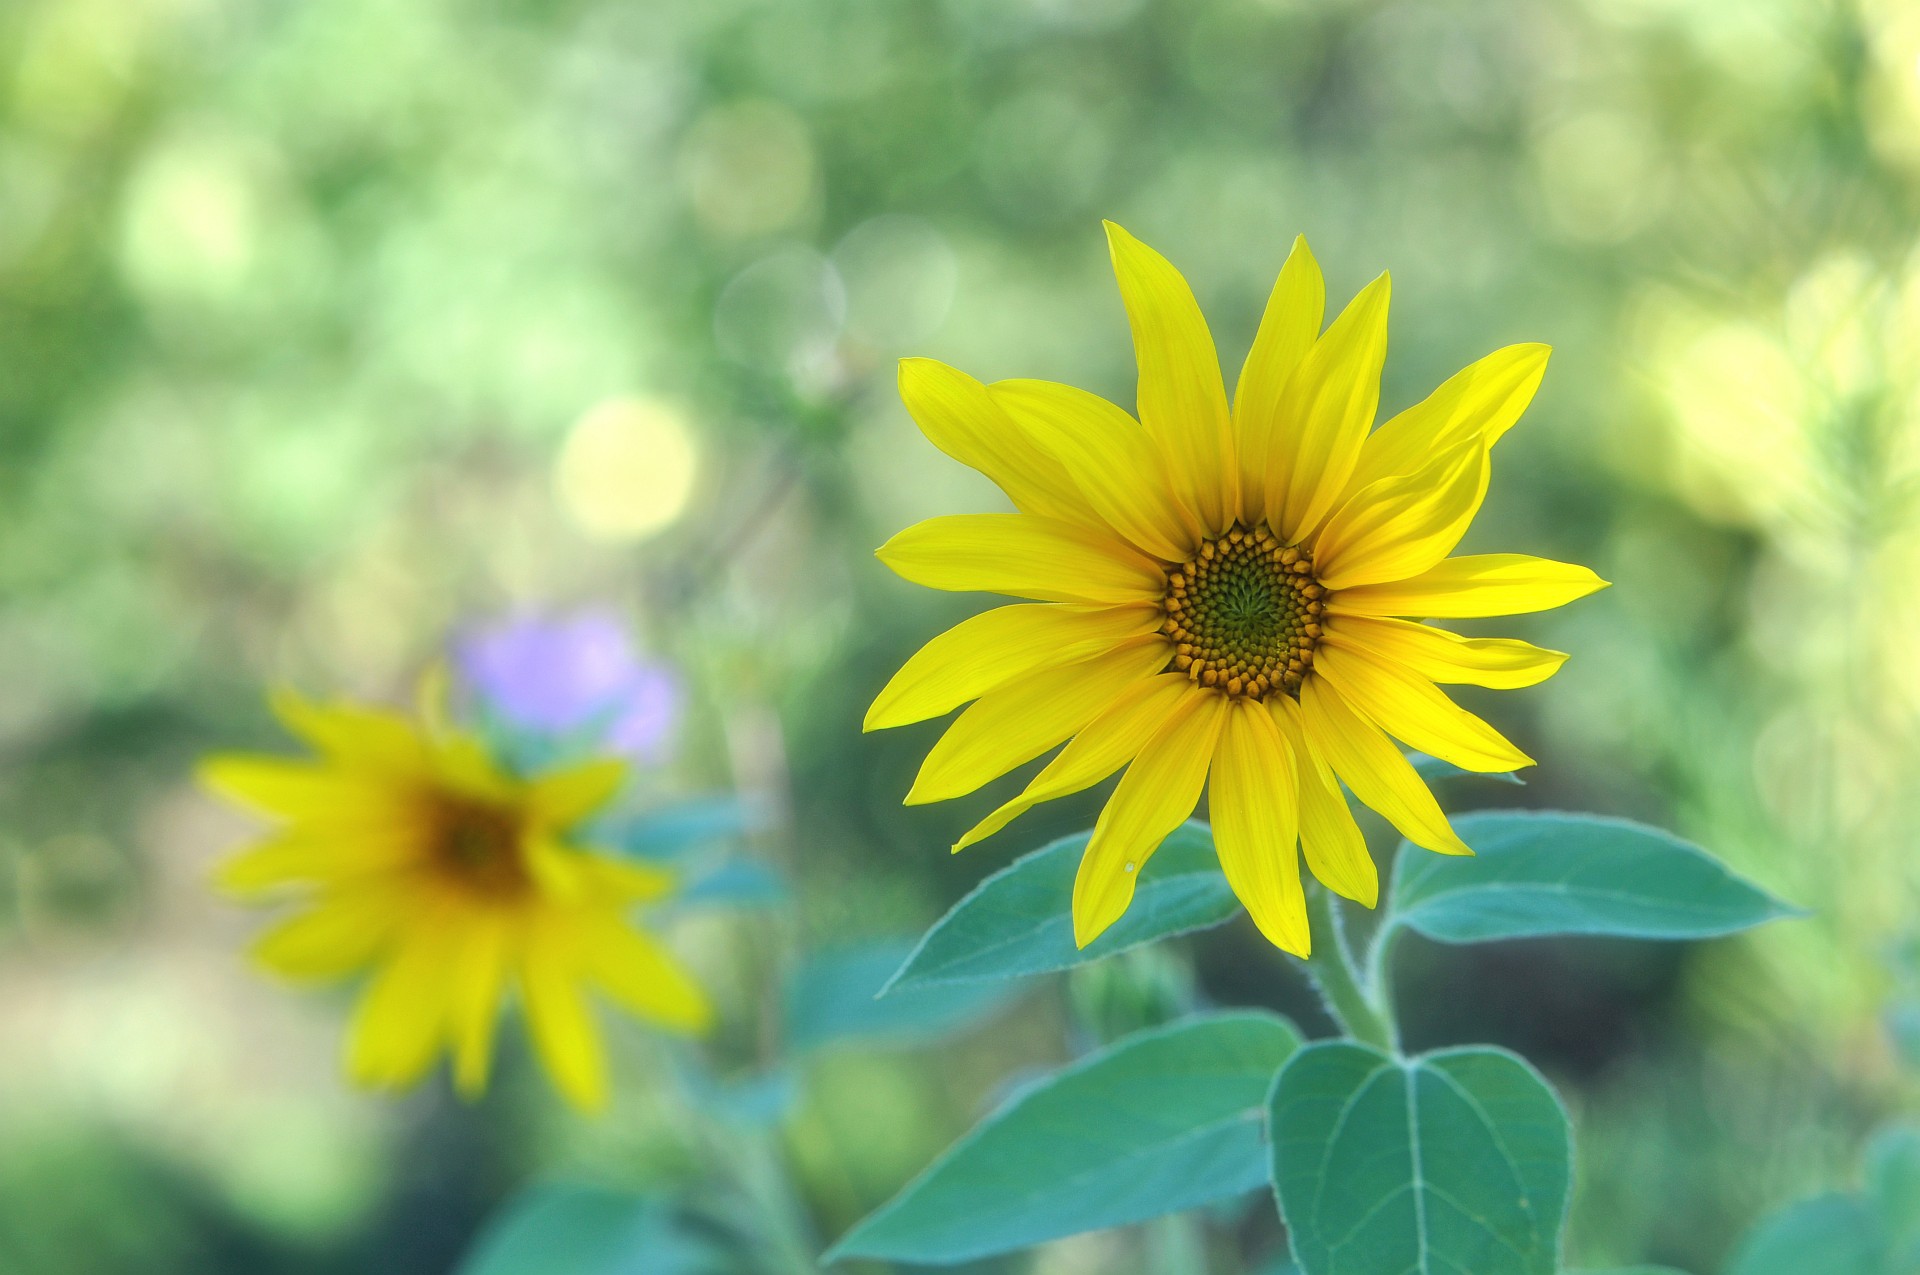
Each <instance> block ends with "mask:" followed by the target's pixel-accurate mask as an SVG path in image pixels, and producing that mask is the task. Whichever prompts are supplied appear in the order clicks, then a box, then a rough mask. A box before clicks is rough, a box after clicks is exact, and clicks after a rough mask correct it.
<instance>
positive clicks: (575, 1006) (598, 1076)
mask: <svg viewBox="0 0 1920 1275" xmlns="http://www.w3.org/2000/svg"><path fill="white" fill-rule="evenodd" d="M570 919H571V918H570V917H568V916H567V914H566V913H563V912H562V913H551V914H546V913H543V914H538V915H536V916H535V917H534V918H532V919H531V920H530V921H529V924H528V931H527V944H526V950H525V951H523V952H522V953H521V954H520V987H521V991H522V993H523V995H524V996H525V999H526V1007H527V1028H528V1031H529V1032H530V1033H531V1034H532V1036H533V1044H534V1049H535V1051H536V1052H537V1053H538V1054H539V1055H540V1062H541V1064H542V1065H543V1066H545V1067H546V1069H547V1075H549V1076H550V1077H552V1078H553V1083H554V1085H555V1086H556V1087H558V1089H559V1090H560V1092H561V1093H562V1094H564V1095H565V1096H566V1098H567V1100H568V1101H569V1102H571V1103H573V1105H574V1106H576V1107H579V1108H580V1109H581V1110H583V1111H598V1110H599V1109H600V1108H602V1107H604V1106H605V1105H606V1101H607V1064H606V1058H605V1056H604V1055H603V1054H602V1053H601V1051H600V1033H599V1031H598V1030H597V1029H596V1028H595V1027H594V1025H593V1015H592V1013H591V1011H590V1010H589V1009H588V1008H587V1002H586V998H585V997H583V996H582V995H581V994H580V987H579V985H578V983H577V982H576V981H575V980H576V978H577V977H578V975H577V972H576V969H575V961H576V960H577V957H578V954H577V949H576V940H575V939H574V937H573V936H572V935H571V934H570V933H569V926H568V922H569V920H570Z"/></svg>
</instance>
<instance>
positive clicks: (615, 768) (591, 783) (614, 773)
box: [527, 757, 629, 828]
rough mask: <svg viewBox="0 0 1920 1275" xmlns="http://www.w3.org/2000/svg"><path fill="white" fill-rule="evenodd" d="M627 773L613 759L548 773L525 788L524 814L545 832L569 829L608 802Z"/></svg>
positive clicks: (625, 779) (615, 793)
mask: <svg viewBox="0 0 1920 1275" xmlns="http://www.w3.org/2000/svg"><path fill="white" fill-rule="evenodd" d="M628 771H629V767H628V765H627V763H626V762H624V761H621V760H620V759H619V758H617V757H601V758H596V759H595V760H593V761H586V762H581V763H580V764H579V765H576V766H568V767H566V768H564V769H562V770H554V771H549V772H548V773H546V774H544V775H541V776H540V777H539V778H538V779H535V780H533V781H532V782H531V783H530V784H528V785H527V810H528V813H529V814H530V815H531V816H532V817H533V818H534V819H537V820H538V821H540V822H541V823H543V824H545V825H546V826H547V827H549V828H567V827H571V826H572V825H574V824H576V823H578V822H580V820H582V819H584V818H586V817H587V816H588V815H590V814H592V813H593V812H594V811H596V810H598V809H600V808H601V807H602V806H604V805H606V804H607V803H608V802H609V801H612V800H613V799H614V797H615V796H617V795H618V794H619V792H620V789H621V787H622V786H623V785H625V784H626V782H627V774H628Z"/></svg>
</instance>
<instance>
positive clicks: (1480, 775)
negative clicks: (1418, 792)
mask: <svg viewBox="0 0 1920 1275" xmlns="http://www.w3.org/2000/svg"><path fill="white" fill-rule="evenodd" d="M1407 760H1408V761H1410V762H1412V763H1413V770H1414V773H1415V774H1417V775H1419V776H1420V778H1422V779H1424V780H1426V781H1427V782H1428V783H1430V784H1431V783H1435V782H1437V781H1439V780H1442V779H1491V780H1493V781H1494V782H1495V783H1501V784H1513V785H1514V786H1515V787H1518V788H1524V787H1526V786H1527V781H1526V780H1524V779H1522V778H1520V776H1518V775H1516V774H1514V773H1513V772H1512V771H1511V770H1499V771H1493V772H1491V773H1489V772H1486V771H1480V770H1462V769H1461V768H1460V767H1458V766H1456V765H1454V764H1453V763H1452V762H1450V761H1441V760H1440V759H1439V758H1438V757H1435V756H1433V755H1432V754H1431V753H1408V754H1407Z"/></svg>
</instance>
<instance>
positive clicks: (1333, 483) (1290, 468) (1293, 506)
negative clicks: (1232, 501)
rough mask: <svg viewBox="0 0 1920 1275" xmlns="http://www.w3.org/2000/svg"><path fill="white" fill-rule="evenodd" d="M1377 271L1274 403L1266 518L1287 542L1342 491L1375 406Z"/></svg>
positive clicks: (1384, 292)
mask: <svg viewBox="0 0 1920 1275" xmlns="http://www.w3.org/2000/svg"><path fill="white" fill-rule="evenodd" d="M1391 286H1392V285H1391V281H1390V280H1389V279H1388V277H1387V276H1386V275H1384V274H1383V275H1381V276H1380V277H1379V278H1378V279H1375V280H1374V281H1373V282H1372V283H1370V284H1368V285H1367V286H1366V287H1365V288H1362V289H1361V290H1360V294H1359V295H1358V296H1356V297H1354V299H1353V300H1352V301H1351V302H1350V303H1348V305H1347V308H1346V309H1345V310H1344V311H1342V312H1341V314H1340V317H1339V318H1337V319H1335V320H1334V321H1333V323H1332V325H1331V326H1330V327H1328V328H1327V330H1326V332H1324V333H1323V334H1322V335H1321V337H1320V339H1319V340H1317V341H1315V342H1314V343H1313V348H1312V349H1311V350H1308V351H1307V354H1306V357H1305V358H1304V359H1302V360H1301V361H1300V367H1299V369H1298V370H1297V371H1295V372H1294V374H1293V377H1292V379H1291V380H1289V381H1288V382H1287V388H1286V390H1285V392H1284V393H1283V394H1282V395H1281V400H1280V404H1281V405H1280V417H1279V419H1280V422H1281V424H1280V430H1279V431H1277V432H1276V433H1275V436H1274V440H1273V445H1272V450H1271V454H1270V456H1269V459H1268V467H1267V521H1268V522H1269V523H1270V524H1272V525H1273V526H1274V527H1275V528H1276V529H1277V530H1278V531H1280V533H1281V535H1282V538H1283V539H1285V540H1287V541H1289V542H1293V541H1298V540H1301V539H1304V538H1305V537H1306V535H1307V534H1308V533H1309V532H1311V531H1312V530H1313V529H1314V528H1315V527H1317V526H1318V525H1319V524H1320V520H1321V519H1322V518H1325V517H1326V516H1327V514H1328V513H1329V512H1330V511H1331V510H1332V509H1333V506H1334V501H1335V500H1336V499H1338V497H1339V496H1340V494H1341V493H1342V492H1344V491H1345V490H1346V486H1347V477H1348V475H1350V474H1351V473H1352V472H1353V466H1354V462H1355V460H1357V459H1358V457H1359V455H1360V446H1361V444H1362V443H1364V442H1365V441H1366V437H1367V430H1368V429H1369V428H1370V427H1371V426H1372V425H1373V413H1374V410H1375V409H1376V408H1378V407H1379V406H1380V368H1381V366H1382V365H1383V364H1384V363H1385V362H1386V358H1387V301H1388V297H1389V293H1390V290H1391Z"/></svg>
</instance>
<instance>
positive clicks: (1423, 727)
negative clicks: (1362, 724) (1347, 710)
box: [1313, 642, 1533, 773]
mask: <svg viewBox="0 0 1920 1275" xmlns="http://www.w3.org/2000/svg"><path fill="white" fill-rule="evenodd" d="M1313 669H1314V673H1315V674H1316V675H1317V676H1319V677H1323V678H1325V679H1326V680H1327V681H1329V682H1331V683H1332V684H1333V687H1334V689H1335V690H1337V691H1339V692H1340V697H1341V698H1342V699H1344V700H1346V702H1347V703H1348V704H1350V705H1351V706H1352V707H1353V708H1354V710H1355V711H1357V712H1359V713H1360V714H1362V715H1363V716H1365V717H1366V718H1367V719H1368V720H1370V721H1372V722H1373V724H1374V725H1376V726H1378V727H1380V729H1382V730H1384V731H1386V732H1387V734H1389V735H1392V736H1393V737H1394V738H1395V739H1398V740H1399V741H1400V742H1401V743H1403V744H1405V745H1407V746H1408V747H1409V748H1415V749H1418V750H1419V751H1421V752H1423V753H1431V754H1433V755H1434V756H1435V757H1438V758H1440V759H1441V760H1443V761H1450V762H1452V763H1453V764H1454V765H1456V766H1458V767H1460V768H1461V769H1462V770H1476V771H1482V772H1489V773H1492V772H1498V771H1503V770H1517V769H1519V768H1520V767H1522V766H1531V765H1533V758H1531V757H1529V756H1527V755H1526V754H1525V753H1523V752H1521V751H1520V750H1519V749H1518V748H1515V747H1514V746H1513V744H1512V743H1511V742H1509V741H1508V740H1507V739H1506V737H1505V736H1503V735H1501V734H1500V732H1499V731H1497V730H1495V729H1494V728H1493V727H1491V726H1489V725H1487V724H1486V723H1485V722H1483V721H1481V720H1480V719H1479V718H1478V717H1475V716H1474V715H1473V714H1472V713H1469V712H1468V711H1467V710H1466V709H1464V708H1461V707H1460V706H1459V705H1458V704H1455V703H1454V702H1453V701H1452V700H1450V699H1448V698H1447V696H1446V692H1444V691H1442V690H1441V689H1440V688H1439V687H1437V686H1435V685H1434V684H1433V683H1432V682H1429V681H1428V680H1427V679H1426V678H1424V677H1420V676H1418V675H1417V674H1414V673H1410V672H1408V671H1407V670H1406V669H1405V668H1403V667H1402V666H1400V665H1398V664H1393V663H1388V662H1384V661H1380V660H1376V659H1374V658H1373V657H1371V656H1369V655H1366V654H1364V653H1363V652H1361V651H1358V650H1352V649H1348V648H1344V647H1341V646H1339V645H1338V644H1336V643H1333V642H1325V643H1322V644H1321V646H1320V649H1319V650H1318V651H1317V652H1315V654H1314V661H1313Z"/></svg>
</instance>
